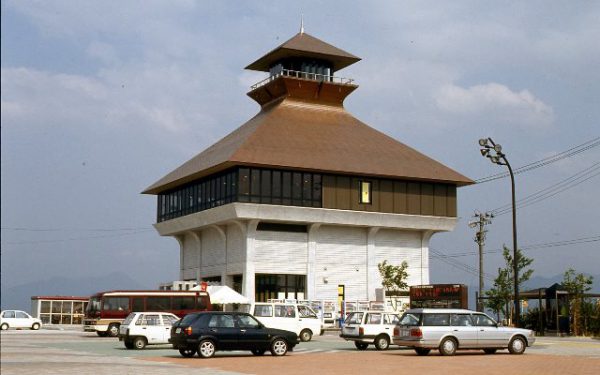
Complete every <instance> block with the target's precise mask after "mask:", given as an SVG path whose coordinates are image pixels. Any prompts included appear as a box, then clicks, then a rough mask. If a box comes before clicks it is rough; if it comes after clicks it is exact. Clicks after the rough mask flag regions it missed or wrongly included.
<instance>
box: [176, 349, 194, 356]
mask: <svg viewBox="0 0 600 375" xmlns="http://www.w3.org/2000/svg"><path fill="white" fill-rule="evenodd" d="M179 354H181V355H182V356H183V357H185V358H192V357H193V356H194V354H196V350H195V349H191V348H181V349H179Z"/></svg>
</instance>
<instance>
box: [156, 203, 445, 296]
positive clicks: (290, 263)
mask: <svg viewBox="0 0 600 375" xmlns="http://www.w3.org/2000/svg"><path fill="white" fill-rule="evenodd" d="M261 221H263V222H269V223H285V224H302V225H306V226H307V231H306V232H305V233H297V232H281V231H263V230H257V225H258V223H259V222H261ZM456 221H457V219H456V218H450V217H436V216H421V215H404V214H387V213H375V212H362V211H349V210H333V209H323V208H307V207H290V206H277V205H265V204H251V203H231V204H227V205H224V206H220V207H216V208H213V209H210V210H206V211H201V212H198V213H194V214H191V215H187V216H183V217H179V218H176V219H172V220H169V221H165V222H161V223H157V224H155V227H156V229H157V230H158V232H159V233H160V234H161V235H163V236H174V237H175V238H176V239H177V240H178V241H179V244H180V249H181V250H180V257H181V262H180V265H181V269H180V271H181V275H180V276H181V279H182V280H199V279H201V278H210V277H221V280H222V283H223V284H224V285H227V286H232V283H233V281H232V280H233V276H234V275H242V277H243V278H242V280H243V287H242V294H243V295H244V296H246V297H247V298H249V299H250V300H252V301H253V300H254V297H255V285H254V282H255V275H256V274H288V275H305V276H306V296H305V298H306V299H337V292H338V290H337V287H338V285H344V286H345V296H346V299H356V300H375V291H376V289H379V288H381V278H380V276H379V272H378V270H377V264H378V263H381V262H382V261H384V260H387V261H388V263H390V264H395V265H398V264H400V263H402V262H403V261H407V262H408V266H409V268H408V273H409V278H408V283H409V285H417V284H428V283H429V239H430V238H431V235H432V234H433V233H435V232H439V231H449V230H452V229H453V228H454V226H455V225H456Z"/></svg>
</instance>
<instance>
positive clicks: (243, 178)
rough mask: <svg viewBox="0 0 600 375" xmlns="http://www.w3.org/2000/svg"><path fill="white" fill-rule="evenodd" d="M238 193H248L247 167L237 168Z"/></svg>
mask: <svg viewBox="0 0 600 375" xmlns="http://www.w3.org/2000/svg"><path fill="white" fill-rule="evenodd" d="M238 173H239V176H238V183H239V191H240V194H239V195H246V196H247V195H250V170H249V169H248V168H240V169H239V170H238Z"/></svg>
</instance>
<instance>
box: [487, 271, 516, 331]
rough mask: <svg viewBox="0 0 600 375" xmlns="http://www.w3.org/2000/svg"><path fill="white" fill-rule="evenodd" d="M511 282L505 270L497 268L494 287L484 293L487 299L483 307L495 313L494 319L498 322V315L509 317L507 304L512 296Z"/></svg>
mask: <svg viewBox="0 0 600 375" xmlns="http://www.w3.org/2000/svg"><path fill="white" fill-rule="evenodd" d="M511 286H512V281H511V279H510V274H509V272H508V270H507V269H505V268H498V276H496V278H495V279H494V286H493V287H492V288H491V289H490V290H487V291H486V292H485V295H486V296H487V299H486V301H485V307H487V308H488V309H490V310H492V311H494V312H495V313H496V319H497V320H500V313H502V315H503V316H509V310H508V306H509V302H510V299H511V295H512V289H511V288H512V287H511Z"/></svg>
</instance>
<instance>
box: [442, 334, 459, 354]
mask: <svg viewBox="0 0 600 375" xmlns="http://www.w3.org/2000/svg"><path fill="white" fill-rule="evenodd" d="M457 346H458V345H457V344H456V340H454V339H452V338H449V337H448V338H446V339H444V340H442V343H441V344H440V354H441V355H454V353H456V347H457Z"/></svg>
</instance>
